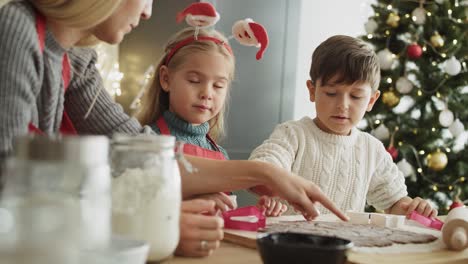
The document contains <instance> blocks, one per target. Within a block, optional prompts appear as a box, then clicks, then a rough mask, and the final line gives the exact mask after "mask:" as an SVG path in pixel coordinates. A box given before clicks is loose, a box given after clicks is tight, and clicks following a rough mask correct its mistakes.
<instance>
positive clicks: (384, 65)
mask: <svg viewBox="0 0 468 264" xmlns="http://www.w3.org/2000/svg"><path fill="white" fill-rule="evenodd" d="M377 57H378V58H379V64H380V69H382V70H390V69H391V68H392V65H393V61H394V57H395V55H394V54H393V53H392V52H391V51H390V50H389V49H383V50H381V51H379V52H378V53H377Z"/></svg>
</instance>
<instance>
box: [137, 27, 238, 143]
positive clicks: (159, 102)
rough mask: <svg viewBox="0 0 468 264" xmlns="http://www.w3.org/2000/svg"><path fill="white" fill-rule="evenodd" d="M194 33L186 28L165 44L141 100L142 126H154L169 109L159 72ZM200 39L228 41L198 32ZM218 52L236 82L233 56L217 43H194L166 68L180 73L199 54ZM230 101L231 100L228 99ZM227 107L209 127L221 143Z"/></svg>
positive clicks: (230, 79) (220, 36)
mask: <svg viewBox="0 0 468 264" xmlns="http://www.w3.org/2000/svg"><path fill="white" fill-rule="evenodd" d="M194 33H195V29H193V28H186V29H183V30H181V31H179V32H178V33H176V34H175V35H174V36H173V37H172V38H171V39H170V40H169V42H168V43H167V44H166V46H165V48H164V55H163V56H162V58H161V59H160V61H159V62H158V66H157V67H156V70H155V74H154V77H153V81H152V83H151V86H150V87H149V88H148V90H147V91H146V92H145V95H144V96H143V99H142V107H141V110H140V111H139V112H138V113H137V115H136V117H137V119H138V120H139V121H140V123H141V124H142V125H151V124H155V123H156V121H157V119H158V118H159V117H160V116H161V115H162V114H163V112H164V111H166V110H168V109H169V94H168V93H167V92H165V91H164V90H163V89H162V87H161V82H160V79H159V69H160V68H161V66H163V65H165V62H166V57H167V55H168V54H169V53H170V51H171V50H172V48H174V47H175V46H176V45H177V44H178V43H179V42H180V41H182V40H184V39H186V38H188V37H190V36H193V35H194ZM198 36H206V37H215V38H217V39H219V40H221V41H223V42H224V43H226V44H227V43H228V41H227V39H226V37H224V36H223V35H222V34H221V33H219V32H218V31H216V30H206V29H199V33H198ZM213 51H216V52H219V53H220V54H222V55H223V56H224V57H225V58H226V61H227V62H228V63H229V64H230V66H231V67H230V68H231V71H230V73H229V76H228V77H229V81H232V80H233V78H234V70H235V69H234V68H235V59H234V56H233V54H231V52H230V51H229V50H228V49H227V48H226V47H225V45H222V44H216V43H215V42H214V41H206V40H203V41H201V40H199V41H197V40H195V41H192V42H190V43H189V44H187V45H185V46H183V47H182V48H180V49H179V50H177V51H176V53H175V54H174V55H173V56H172V57H171V59H170V61H169V62H168V64H167V65H166V66H167V67H168V68H169V70H178V68H179V67H181V65H182V64H183V63H184V62H185V60H186V58H187V56H190V55H191V54H194V53H196V52H213ZM226 101H228V98H226ZM226 107H227V106H226V103H225V104H224V105H223V108H222V109H221V110H220V111H219V113H218V114H217V115H216V116H215V117H213V118H212V119H211V120H209V121H208V123H209V125H210V131H209V135H210V137H212V138H213V139H214V140H215V141H218V140H220V139H221V138H222V136H223V135H224V114H225V112H226Z"/></svg>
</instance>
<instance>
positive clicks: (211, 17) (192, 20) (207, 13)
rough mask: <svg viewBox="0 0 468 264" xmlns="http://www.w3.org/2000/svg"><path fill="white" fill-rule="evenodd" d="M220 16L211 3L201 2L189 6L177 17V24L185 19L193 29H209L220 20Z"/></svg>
mask: <svg viewBox="0 0 468 264" xmlns="http://www.w3.org/2000/svg"><path fill="white" fill-rule="evenodd" d="M219 17H220V16H219V14H218V12H216V9H215V8H214V6H213V5H211V4H210V3H205V2H199V3H193V4H191V5H189V6H188V7H187V8H185V9H184V10H182V11H181V12H179V13H178V14H177V16H176V21H177V23H180V22H182V20H184V19H185V21H186V22H187V24H189V25H190V26H192V27H198V28H207V27H210V26H213V25H214V24H216V22H218V20H219Z"/></svg>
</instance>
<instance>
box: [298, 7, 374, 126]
mask: <svg viewBox="0 0 468 264" xmlns="http://www.w3.org/2000/svg"><path fill="white" fill-rule="evenodd" d="M301 2H302V7H301V12H300V14H299V16H300V19H299V20H300V23H299V25H298V26H297V27H298V31H299V34H298V35H299V40H298V43H299V46H298V57H297V61H296V63H297V66H296V68H297V73H296V77H295V78H296V82H297V86H296V91H295V98H294V115H293V116H294V119H300V118H301V117H303V116H306V115H308V116H315V106H314V104H313V103H311V102H310V101H309V100H308V98H309V93H308V90H307V87H306V84H305V83H306V81H307V80H308V79H309V78H310V77H309V69H310V63H311V58H312V52H313V51H314V49H315V48H316V47H317V46H318V45H319V44H320V43H321V42H322V41H324V40H325V39H327V38H329V37H331V36H332V35H337V34H342V35H349V36H359V35H362V34H364V33H365V31H364V23H365V22H366V21H367V18H368V17H369V16H370V15H371V14H372V8H371V4H372V3H375V2H376V1H375V0H347V1H343V0H328V1H318V0H312V1H311V0H306V1H301Z"/></svg>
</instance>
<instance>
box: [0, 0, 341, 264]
mask: <svg viewBox="0 0 468 264" xmlns="http://www.w3.org/2000/svg"><path fill="white" fill-rule="evenodd" d="M152 2H153V1H152V0H34V1H33V0H30V1H26V0H23V1H12V2H9V3H7V4H6V5H4V6H3V7H1V9H0V38H1V41H0V167H1V164H2V163H3V162H4V160H5V158H6V157H7V156H8V155H10V154H11V151H12V142H13V138H14V137H16V136H19V135H24V134H27V133H30V132H34V133H45V134H53V133H58V132H62V133H72V134H73V133H78V134H99V135H111V134H113V133H114V132H125V133H131V134H136V133H141V132H143V130H144V128H143V127H141V125H140V124H139V123H138V122H137V121H136V120H135V119H133V118H130V117H129V116H128V115H126V114H125V113H124V112H123V110H122V108H121V107H120V106H119V105H118V104H116V103H115V102H114V101H113V100H112V99H111V98H110V96H109V95H108V94H107V93H105V92H101V90H102V89H103V84H102V79H101V76H100V75H99V72H98V70H97V69H96V67H95V63H96V53H95V52H94V51H93V50H92V49H88V48H83V47H81V46H83V45H90V44H95V43H97V42H98V41H104V42H107V43H111V44H115V43H119V42H121V41H122V40H123V38H124V36H125V35H126V34H127V33H130V32H131V30H132V29H133V28H135V27H136V26H138V24H139V22H140V20H141V19H148V18H149V17H150V16H151V7H152ZM188 159H189V161H190V162H192V164H193V165H194V166H195V167H197V168H198V172H197V174H199V175H197V176H196V177H190V176H191V175H188V173H187V172H186V171H185V170H182V181H183V195H184V197H190V196H192V195H194V194H201V193H210V192H218V191H223V190H236V189H243V188H248V187H252V186H266V187H259V188H258V190H259V192H263V193H265V194H274V195H278V196H280V197H282V198H284V199H286V200H288V201H289V202H290V204H292V205H293V206H295V207H296V209H297V210H299V211H301V212H302V213H303V214H304V216H305V217H306V218H307V219H312V218H314V217H316V216H317V214H318V213H317V210H316V209H315V207H314V204H313V203H314V202H320V203H322V204H323V205H324V206H325V207H327V208H329V209H330V210H331V211H332V212H333V213H335V214H337V215H338V216H340V217H341V218H342V219H345V218H346V217H345V216H344V215H343V214H342V213H341V212H340V211H339V210H338V209H337V208H336V207H335V206H334V205H333V203H332V202H330V200H328V198H326V197H325V196H324V195H323V194H322V192H321V191H320V190H319V188H318V187H317V186H315V185H313V184H312V183H309V182H307V181H304V180H303V179H301V178H300V177H297V176H295V175H291V174H289V173H288V172H286V171H284V170H282V169H279V168H276V167H274V166H272V165H268V164H266V163H260V162H251V161H212V160H207V159H202V158H196V157H189V158H188ZM221 172H222V173H221ZM195 179H196V180H195ZM211 208H214V204H210V203H207V202H205V201H204V202H200V201H189V202H184V203H183V206H182V209H183V212H182V217H181V242H180V245H179V247H178V250H177V252H178V253H179V254H182V255H186V256H206V255H209V254H211V252H212V251H213V250H214V249H216V248H217V247H218V246H219V241H220V239H222V229H221V226H222V223H220V220H219V219H218V218H216V217H212V216H202V215H199V212H204V211H211V210H212V209H211Z"/></svg>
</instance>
